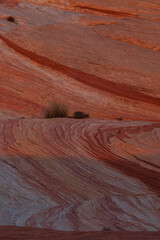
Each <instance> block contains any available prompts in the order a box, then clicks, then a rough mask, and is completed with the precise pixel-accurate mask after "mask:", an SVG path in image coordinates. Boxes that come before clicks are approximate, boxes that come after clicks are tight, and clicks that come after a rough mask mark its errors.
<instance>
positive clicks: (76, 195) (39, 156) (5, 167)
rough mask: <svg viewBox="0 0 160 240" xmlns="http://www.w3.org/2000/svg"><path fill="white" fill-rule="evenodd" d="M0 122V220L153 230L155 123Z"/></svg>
mask: <svg viewBox="0 0 160 240" xmlns="http://www.w3.org/2000/svg"><path fill="white" fill-rule="evenodd" d="M0 130H1V133H0V156H1V159H0V169H1V171H0V183H1V202H0V204H1V206H0V209H1V216H0V225H16V226H28V227H41V228H44V227H45V228H52V229H56V230H66V231H101V230H104V229H105V228H107V229H108V230H112V231H118V230H128V231H158V230H160V212H159V209H160V201H159V196H160V188H159V181H160V163H159V156H160V149H159V144H160V124H159V123H147V122H134V123H133V122H129V121H128V122H119V121H106V120H96V119H88V120H74V119H73V120H72V119H68V120H67V119H58V120H56V119H51V120H38V119H36V120H34V119H33V120H14V121H13V120H8V121H1V122H0ZM146 136H147V137H146Z"/></svg>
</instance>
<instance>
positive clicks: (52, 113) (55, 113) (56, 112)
mask: <svg viewBox="0 0 160 240" xmlns="http://www.w3.org/2000/svg"><path fill="white" fill-rule="evenodd" d="M67 116H68V108H67V106H66V105H64V104H59V103H56V102H55V103H52V104H50V106H49V107H48V109H47V110H46V112H45V118H65V117H67Z"/></svg>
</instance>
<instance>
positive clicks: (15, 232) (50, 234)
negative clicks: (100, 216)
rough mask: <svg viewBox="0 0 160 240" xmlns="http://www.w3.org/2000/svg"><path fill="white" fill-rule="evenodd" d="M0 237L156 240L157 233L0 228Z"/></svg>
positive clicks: (158, 235) (39, 239) (49, 239)
mask: <svg viewBox="0 0 160 240" xmlns="http://www.w3.org/2000/svg"><path fill="white" fill-rule="evenodd" d="M0 237H1V238H3V239H10V240H12V239H16V240H19V239H27V240H32V239H35V240H36V239H37V240H44V239H47V240H59V239H61V240H68V239H69V240H70V239H73V240H86V239H87V240H93V239H94V240H126V239H130V240H139V239H141V240H158V239H159V238H160V233H157V232H137V233H135V232H104V231H103V232H84V233H83V232H60V231H52V230H50V229H39V228H36V229H34V228H23V227H21V228H20V227H0Z"/></svg>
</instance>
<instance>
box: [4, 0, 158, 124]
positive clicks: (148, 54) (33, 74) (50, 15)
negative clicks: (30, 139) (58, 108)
mask: <svg viewBox="0 0 160 240" xmlns="http://www.w3.org/2000/svg"><path fill="white" fill-rule="evenodd" d="M113 2H114V3H113ZM3 3H4V4H3ZM8 15H11V16H13V17H15V20H16V22H15V23H11V22H8V21H6V17H7V16H8ZM159 32H160V6H159V1H158V0H157V1H156V0H154V1H152V2H151V1H149V0H145V1H129V0H128V1H127V3H126V1H125V0H115V1H106V0H103V1H102V0H101V1H97V0H94V1H93V0H92V1H90V0H75V1H74V0H68V1H63V0H61V1H59V0H58V1H56V0H52V1H47V0H43V1H42V0H41V1H40V0H35V1H33V0H25V1H24V0H23V1H8V4H7V1H1V4H0V56H1V59H0V68H1V69H0V72H1V85H0V98H1V99H0V108H1V113H0V114H1V115H0V116H1V119H2V118H3V119H6V118H8V117H9V116H10V117H11V118H17V117H21V116H23V117H41V118H43V117H44V109H45V108H46V107H47V106H48V104H49V103H50V102H52V101H54V100H57V101H59V102H65V103H66V104H67V105H68V106H69V108H70V111H71V113H72V112H74V111H77V110H78V111H85V110H86V109H87V111H88V113H89V114H90V116H91V117H98V118H110V119H113V118H116V117H123V118H125V119H136V120H152V121H158V120H159V119H160V53H159V50H160V34H159Z"/></svg>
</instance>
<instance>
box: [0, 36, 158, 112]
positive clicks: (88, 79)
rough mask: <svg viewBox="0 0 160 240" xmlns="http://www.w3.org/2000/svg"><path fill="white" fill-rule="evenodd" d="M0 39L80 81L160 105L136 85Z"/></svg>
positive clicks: (0, 37) (115, 93)
mask: <svg viewBox="0 0 160 240" xmlns="http://www.w3.org/2000/svg"><path fill="white" fill-rule="evenodd" d="M0 39H1V40H3V41H4V42H5V43H6V44H7V45H8V46H9V47H11V48H13V49H14V50H15V51H17V52H18V53H20V54H23V55H24V56H26V57H28V58H29V59H31V60H33V61H36V62H37V63H39V64H42V65H44V66H46V67H50V68H51V69H52V70H56V71H59V72H61V73H63V74H65V75H67V76H69V77H72V78H75V79H76V80H77V81H80V82H82V83H83V84H86V85H88V86H91V87H94V88H98V89H100V90H102V91H106V92H108V93H111V94H114V95H117V96H120V97H125V98H128V99H133V100H137V101H140V102H145V103H149V104H153V105H156V106H158V107H159V106H160V99H159V98H155V97H152V96H149V95H147V94H144V93H142V92H140V91H138V90H137V89H136V88H135V87H132V86H129V85H126V84H121V83H113V82H111V81H109V80H106V79H103V78H100V77H97V76H95V75H93V74H89V73H84V72H81V71H80V70H77V69H73V68H71V67H67V66H64V65H62V64H60V63H56V62H54V61H52V60H50V59H48V58H46V57H43V56H40V55H38V54H36V53H33V52H31V51H29V50H26V49H24V48H22V47H20V46H18V45H16V44H15V43H14V42H12V41H10V40H9V39H6V38H5V37H3V36H2V35H0Z"/></svg>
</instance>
